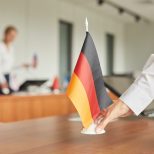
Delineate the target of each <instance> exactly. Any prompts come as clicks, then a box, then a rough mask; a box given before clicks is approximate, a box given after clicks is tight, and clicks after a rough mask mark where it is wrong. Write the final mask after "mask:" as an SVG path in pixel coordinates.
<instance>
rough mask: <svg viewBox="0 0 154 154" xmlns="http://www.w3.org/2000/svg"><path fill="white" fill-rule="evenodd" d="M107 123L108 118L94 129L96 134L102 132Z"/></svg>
mask: <svg viewBox="0 0 154 154" xmlns="http://www.w3.org/2000/svg"><path fill="white" fill-rule="evenodd" d="M108 123H109V120H108V118H105V119H104V120H102V121H101V122H100V123H99V124H98V125H97V127H96V132H97V133H99V132H101V131H102V130H104V128H105V127H106V126H107V124H108Z"/></svg>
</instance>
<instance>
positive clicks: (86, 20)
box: [85, 17, 88, 32]
mask: <svg viewBox="0 0 154 154" xmlns="http://www.w3.org/2000/svg"><path fill="white" fill-rule="evenodd" d="M85 26H86V32H88V19H87V17H86V19H85Z"/></svg>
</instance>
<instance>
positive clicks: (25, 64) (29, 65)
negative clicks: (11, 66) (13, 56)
mask: <svg viewBox="0 0 154 154" xmlns="http://www.w3.org/2000/svg"><path fill="white" fill-rule="evenodd" d="M22 67H23V68H26V69H28V68H29V67H31V64H28V63H24V64H22Z"/></svg>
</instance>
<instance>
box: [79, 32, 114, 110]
mask: <svg viewBox="0 0 154 154" xmlns="http://www.w3.org/2000/svg"><path fill="white" fill-rule="evenodd" d="M81 51H82V52H83V53H84V55H85V56H86V58H87V60H88V62H89V65H90V67H91V71H92V74H93V79H94V84H95V89H96V94H97V99H98V102H99V106H100V108H101V109H103V108H106V107H108V106H109V105H110V104H111V103H112V101H111V99H110V97H109V96H108V94H107V92H106V88H105V85H104V81H103V75H102V71H101V67H100V63H99V59H98V55H97V51H96V48H95V45H94V42H93V40H92V38H91V36H90V34H89V33H88V32H87V34H86V38H85V41H84V44H83V47H82V50H81Z"/></svg>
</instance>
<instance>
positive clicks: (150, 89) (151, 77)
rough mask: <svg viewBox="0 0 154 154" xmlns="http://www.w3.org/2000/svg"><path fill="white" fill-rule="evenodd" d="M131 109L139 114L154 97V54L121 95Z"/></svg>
mask: <svg viewBox="0 0 154 154" xmlns="http://www.w3.org/2000/svg"><path fill="white" fill-rule="evenodd" d="M120 99H121V100H122V101H123V102H124V103H125V104H127V105H128V106H129V107H130V109H131V110H132V111H133V112H134V113H135V114H136V115H139V114H140V113H141V112H142V111H143V110H144V109H145V108H146V107H147V106H148V105H149V104H150V103H151V102H152V101H153V99H154V54H152V55H151V56H150V58H149V59H148V61H147V63H146V64H145V66H144V68H143V71H142V73H141V74H140V75H139V77H138V78H137V79H136V80H135V81H134V83H133V84H132V85H131V86H130V87H129V88H128V90H127V91H126V92H125V93H124V94H123V95H122V96H121V97H120Z"/></svg>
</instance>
